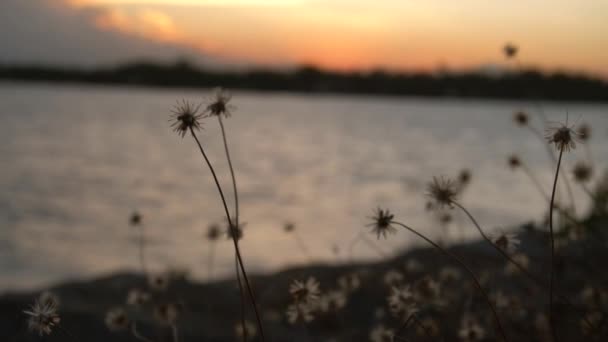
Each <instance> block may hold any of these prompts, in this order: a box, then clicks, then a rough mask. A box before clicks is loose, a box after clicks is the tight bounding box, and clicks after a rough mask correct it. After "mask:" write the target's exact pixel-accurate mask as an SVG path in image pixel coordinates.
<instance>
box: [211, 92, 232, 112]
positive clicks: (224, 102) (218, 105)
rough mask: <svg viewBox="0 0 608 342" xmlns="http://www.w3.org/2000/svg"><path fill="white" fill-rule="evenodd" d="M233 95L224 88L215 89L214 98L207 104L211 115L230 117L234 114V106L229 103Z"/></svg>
mask: <svg viewBox="0 0 608 342" xmlns="http://www.w3.org/2000/svg"><path fill="white" fill-rule="evenodd" d="M231 99H232V95H230V93H228V91H226V90H224V89H222V88H219V87H218V88H215V89H214V99H213V100H212V101H211V103H209V104H208V105H207V108H206V112H207V113H209V114H208V115H209V116H220V115H223V116H224V117H226V118H228V117H230V115H231V114H232V109H233V106H232V105H230V104H229V102H230V100H231Z"/></svg>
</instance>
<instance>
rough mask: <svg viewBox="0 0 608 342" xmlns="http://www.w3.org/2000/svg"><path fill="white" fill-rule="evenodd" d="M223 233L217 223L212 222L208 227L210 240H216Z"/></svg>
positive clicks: (208, 238)
mask: <svg viewBox="0 0 608 342" xmlns="http://www.w3.org/2000/svg"><path fill="white" fill-rule="evenodd" d="M221 234H222V231H221V229H220V226H219V225H218V224H215V223H214V224H211V225H210V226H209V228H207V240H209V241H216V240H217V239H219V238H220V235H221Z"/></svg>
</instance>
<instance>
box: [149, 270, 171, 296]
mask: <svg viewBox="0 0 608 342" xmlns="http://www.w3.org/2000/svg"><path fill="white" fill-rule="evenodd" d="M170 284H171V275H170V274H169V272H163V273H157V274H150V275H148V285H149V286H150V288H151V289H152V290H154V291H159V292H160V291H165V290H167V288H169V285H170Z"/></svg>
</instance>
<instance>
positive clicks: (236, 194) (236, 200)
mask: <svg viewBox="0 0 608 342" xmlns="http://www.w3.org/2000/svg"><path fill="white" fill-rule="evenodd" d="M217 121H218V122H219V123H220V128H221V130H222V140H223V142H224V152H225V153H226V159H227V160H228V168H229V169H230V177H231V178H232V192H233V195H234V211H235V218H234V220H235V224H236V227H237V229H238V228H239V227H240V226H239V218H240V216H239V192H238V191H237V186H236V177H235V175H234V168H233V167H232V158H230V149H229V148H228V139H227V138H226V130H225V129H224V121H223V120H222V116H221V115H218V116H217ZM235 266H236V279H237V281H238V284H239V295H240V296H241V326H242V328H243V341H247V326H246V325H245V301H244V293H243V283H242V282H241V274H240V271H239V268H238V259H236V257H235Z"/></svg>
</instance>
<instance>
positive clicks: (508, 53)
mask: <svg viewBox="0 0 608 342" xmlns="http://www.w3.org/2000/svg"><path fill="white" fill-rule="evenodd" d="M518 50H519V48H518V47H517V46H516V45H515V44H513V43H507V44H505V46H503V47H502V52H503V53H504V54H505V57H507V58H513V57H515V56H516V55H517V51H518Z"/></svg>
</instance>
